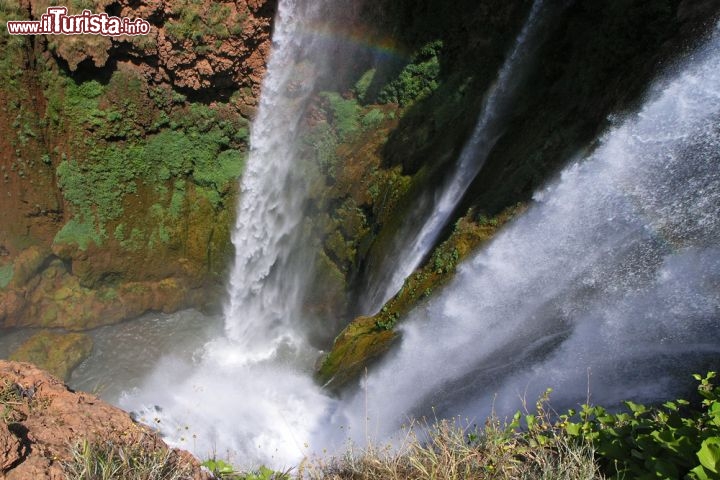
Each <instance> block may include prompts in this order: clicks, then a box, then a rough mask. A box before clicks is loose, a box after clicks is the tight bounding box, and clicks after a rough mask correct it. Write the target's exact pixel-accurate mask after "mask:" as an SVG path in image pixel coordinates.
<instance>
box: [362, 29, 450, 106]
mask: <svg viewBox="0 0 720 480" xmlns="http://www.w3.org/2000/svg"><path fill="white" fill-rule="evenodd" d="M442 48H443V42H442V41H441V40H435V41H433V42H430V43H428V44H427V45H425V46H424V47H422V48H421V49H420V50H419V51H418V52H417V53H416V54H415V55H414V56H413V58H412V61H411V63H410V64H409V65H407V66H406V67H405V68H404V69H403V70H402V71H401V72H400V74H399V75H398V77H397V78H396V79H394V80H392V81H391V82H390V83H388V84H387V85H386V86H385V87H383V89H382V90H381V91H380V94H379V95H378V100H379V101H380V102H381V103H397V104H398V105H400V106H401V107H405V106H408V105H410V104H412V103H414V102H417V101H418V100H422V99H423V98H425V97H427V96H429V95H430V94H431V93H432V92H434V91H435V90H436V89H437V88H438V86H439V76H440V58H439V56H440V53H441V51H442ZM361 80H362V79H361ZM370 81H372V79H370ZM370 81H367V83H368V85H369V83H370ZM364 83H365V82H363V83H362V84H361V86H363V85H364ZM366 88H367V87H366Z"/></svg>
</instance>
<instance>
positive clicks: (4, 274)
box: [0, 263, 13, 288]
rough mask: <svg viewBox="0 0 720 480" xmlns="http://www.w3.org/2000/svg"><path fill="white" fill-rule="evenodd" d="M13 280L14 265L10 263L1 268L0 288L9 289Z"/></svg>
mask: <svg viewBox="0 0 720 480" xmlns="http://www.w3.org/2000/svg"><path fill="white" fill-rule="evenodd" d="M12 278H13V264H12V263H8V264H6V265H3V266H1V267H0V288H5V287H7V286H8V285H9V284H10V282H11V281H12Z"/></svg>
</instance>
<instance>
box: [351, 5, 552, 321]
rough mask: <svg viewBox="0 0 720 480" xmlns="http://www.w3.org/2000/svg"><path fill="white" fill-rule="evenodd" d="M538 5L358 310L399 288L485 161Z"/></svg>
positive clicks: (368, 309)
mask: <svg viewBox="0 0 720 480" xmlns="http://www.w3.org/2000/svg"><path fill="white" fill-rule="evenodd" d="M543 4H544V2H543V0H535V1H534V3H533V5H532V7H531V9H530V13H529V15H528V18H527V20H526V22H525V25H524V26H523V28H522V31H521V32H520V34H519V35H518V36H517V38H516V40H515V45H514V46H513V49H512V51H511V52H510V54H509V55H508V57H507V58H506V60H505V63H504V64H503V66H502V67H501V68H500V71H499V72H498V76H497V79H496V80H495V83H494V84H493V85H492V86H491V87H490V90H489V91H488V92H487V94H486V96H485V100H484V103H483V107H482V110H481V112H480V116H479V118H478V121H477V123H476V125H475V128H474V130H473V133H472V135H471V137H470V139H469V140H468V142H467V144H466V145H465V146H464V147H463V149H462V152H461V154H460V157H459V158H458V162H457V166H456V168H455V171H454V172H453V174H452V176H451V177H450V178H449V179H448V180H447V181H446V182H445V183H444V185H443V186H442V187H441V188H440V189H439V190H434V191H433V192H430V193H429V194H426V195H425V196H424V197H423V198H421V199H420V200H419V202H418V205H417V206H416V207H415V208H414V210H413V212H410V213H409V215H408V217H407V218H406V219H405V220H404V221H403V224H402V226H401V227H400V228H399V230H398V234H397V235H396V237H395V242H394V243H393V244H392V246H391V247H390V248H388V250H387V251H386V252H383V257H382V261H381V262H379V264H380V267H378V268H377V269H376V270H375V271H372V272H371V273H370V275H369V278H368V281H367V282H366V284H365V286H364V291H363V295H362V299H361V301H360V303H361V305H362V309H363V311H364V313H366V314H367V313H370V314H373V313H376V312H378V311H379V310H380V308H381V307H382V306H383V305H384V304H385V303H386V302H387V301H388V300H389V299H390V298H392V297H393V295H395V294H396V293H397V292H398V291H399V290H400V287H402V285H403V282H404V281H405V279H406V278H407V277H408V276H409V275H410V274H411V273H412V272H413V271H414V270H415V269H416V268H417V267H418V266H419V265H420V262H421V261H422V260H423V258H425V256H426V255H427V254H428V252H429V251H430V250H431V249H432V248H433V247H434V245H435V243H436V242H437V239H438V237H439V236H440V233H441V232H442V229H443V228H444V227H445V226H446V225H447V223H448V221H449V220H450V216H451V215H452V213H453V211H454V210H455V208H456V207H457V205H458V203H459V202H460V200H461V199H462V197H463V195H464V194H465V192H466V190H467V189H468V187H469V186H470V184H471V183H472V181H473V179H474V178H475V176H476V175H477V174H478V172H479V171H480V169H481V168H482V166H483V164H484V163H485V160H486V159H487V156H488V154H489V153H490V151H491V150H492V148H493V146H494V145H495V142H496V141H497V139H498V137H499V136H500V134H501V133H502V130H503V128H504V125H505V122H506V120H507V113H508V112H509V110H510V108H511V106H512V102H513V93H514V91H515V89H516V88H517V86H518V84H519V83H520V80H521V77H522V74H523V71H524V69H525V67H526V66H527V63H528V62H529V61H530V60H531V59H532V55H531V54H532V52H533V50H534V47H535V46H537V40H538V37H539V34H540V33H541V32H542V31H543V29H542V26H543V24H544V22H543V19H544V18H546V15H543V14H544V13H545V12H544V11H543V10H544V8H545V7H544V6H543ZM553 9H554V8H553ZM408 239H410V241H408Z"/></svg>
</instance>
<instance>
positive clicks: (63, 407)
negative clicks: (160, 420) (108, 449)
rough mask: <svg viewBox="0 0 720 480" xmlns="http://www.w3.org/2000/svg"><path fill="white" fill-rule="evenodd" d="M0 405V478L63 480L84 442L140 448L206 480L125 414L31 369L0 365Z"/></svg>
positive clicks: (187, 458)
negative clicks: (75, 451)
mask: <svg viewBox="0 0 720 480" xmlns="http://www.w3.org/2000/svg"><path fill="white" fill-rule="evenodd" d="M0 404H1V406H2V408H3V417H2V419H1V420H0V478H5V479H7V480H27V479H33V480H42V479H48V480H50V479H53V480H61V479H63V480H64V479H65V478H66V471H67V465H68V464H69V463H70V462H72V460H73V456H72V449H73V448H74V447H76V446H77V445H79V444H82V443H83V442H87V444H88V445H113V446H114V447H115V448H118V449H124V450H125V451H139V449H144V450H145V451H146V452H153V453H157V454H158V455H159V456H160V457H162V458H163V459H168V460H167V461H168V462H171V463H172V464H173V467H174V468H177V469H179V470H183V471H185V472H187V477H186V478H188V479H197V480H200V479H208V478H210V476H209V475H208V474H206V473H205V472H204V471H203V470H202V469H201V467H200V465H199V463H198V461H197V460H196V459H195V458H194V457H192V456H191V455H190V454H189V453H187V452H184V451H180V450H171V449H170V448H169V447H168V446H167V445H166V444H165V443H164V442H163V441H162V439H161V438H160V437H159V436H158V435H157V434H156V433H154V432H153V431H151V430H150V429H148V428H147V427H145V426H142V425H139V424H137V423H136V422H134V421H133V420H132V418H131V417H130V415H128V414H127V413H126V412H123V411H122V410H119V409H117V408H115V407H112V406H110V405H108V404H106V403H105V402H103V401H101V400H100V399H98V398H97V397H96V396H94V395H91V394H88V393H81V392H73V391H71V390H69V389H68V388H67V387H66V386H65V385H64V384H63V383H62V382H61V381H60V380H58V379H56V378H55V377H52V376H51V375H49V374H47V373H45V372H44V371H42V370H40V369H38V368H37V367H35V366H33V365H30V364H27V363H15V362H7V361H0Z"/></svg>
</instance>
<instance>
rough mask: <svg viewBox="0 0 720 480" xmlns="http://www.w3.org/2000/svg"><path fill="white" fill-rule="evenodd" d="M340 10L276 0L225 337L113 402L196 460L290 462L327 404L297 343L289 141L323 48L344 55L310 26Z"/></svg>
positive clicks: (299, 195)
mask: <svg viewBox="0 0 720 480" xmlns="http://www.w3.org/2000/svg"><path fill="white" fill-rule="evenodd" d="M343 8H344V7H343V6H342V5H340V4H339V3H338V2H335V3H334V4H330V2H322V1H312V2H308V1H301V0H283V1H281V2H280V5H279V10H278V13H277V18H276V23H275V31H274V34H273V52H272V56H271V59H270V62H269V64H268V71H267V75H266V78H265V80H264V83H263V93H262V98H261V102H260V108H259V112H258V116H257V119H256V120H255V122H254V123H253V131H252V136H251V145H252V149H251V152H250V158H249V160H248V166H247V169H246V171H245V173H244V176H243V180H242V193H241V203H240V206H239V212H238V217H237V227H236V229H235V232H234V234H233V243H234V246H235V250H236V261H235V265H234V268H233V270H232V274H231V277H230V287H229V294H230V295H229V302H228V304H227V305H226V307H225V310H224V314H225V336H224V337H223V338H219V339H216V340H214V341H211V342H210V343H208V344H207V345H206V346H205V348H204V349H203V351H202V352H201V353H200V354H198V355H196V358H195V361H193V362H190V363H187V361H185V362H183V361H182V360H180V359H179V358H166V359H164V360H163V361H162V362H161V363H160V365H159V366H158V367H157V368H156V370H155V373H154V374H152V375H151V376H150V378H149V379H148V380H147V382H146V386H145V387H143V388H140V389H138V390H136V391H134V392H132V393H131V394H128V395H126V396H125V397H124V398H123V399H121V402H120V403H121V405H122V406H123V407H125V408H127V409H131V410H135V411H136V412H140V416H141V417H142V418H143V419H144V421H146V422H148V423H153V422H154V423H155V424H156V426H157V427H158V428H159V429H160V431H161V432H162V433H163V434H164V435H165V436H166V437H167V439H168V440H169V442H170V443H172V444H174V445H178V446H181V447H183V448H187V449H190V450H193V451H194V452H195V453H196V454H198V455H199V456H201V457H204V458H207V457H209V456H212V455H214V454H216V455H218V456H222V457H223V458H227V457H229V459H230V461H235V462H238V463H242V464H244V465H247V466H248V467H249V466H253V465H252V464H255V466H257V464H260V463H265V464H270V465H280V466H283V465H291V464H293V463H294V462H296V461H297V460H298V459H299V458H301V457H302V455H303V453H304V451H305V448H306V447H304V446H303V445H304V444H305V443H306V442H307V441H308V439H309V435H310V431H311V430H312V429H313V428H314V427H315V425H317V424H318V422H319V416H320V415H321V414H323V412H324V411H325V410H326V408H327V405H328V403H329V402H330V400H329V398H327V397H326V396H325V395H324V394H323V393H322V392H321V390H320V388H319V387H317V386H316V385H315V383H314V382H313V379H312V369H313V366H314V363H315V361H316V360H317V357H318V355H319V352H317V351H316V350H314V349H313V348H312V347H311V346H310V345H309V344H308V343H307V341H306V338H305V333H306V332H305V331H304V330H303V322H302V318H301V313H300V310H301V308H300V306H301V305H300V303H301V297H302V294H303V286H304V285H305V284H306V283H307V281H306V280H307V278H308V276H309V274H310V272H311V265H310V264H308V263H307V261H306V259H307V258H311V257H310V256H308V255H305V254H304V251H303V242H302V241H301V240H300V232H299V230H301V229H300V228H299V226H300V223H301V220H302V215H303V212H302V209H303V201H304V199H305V196H306V192H305V182H304V181H303V178H302V175H301V172H299V170H300V169H299V168H298V161H297V160H298V159H297V148H296V144H297V141H298V136H299V135H300V134H301V130H302V129H301V120H302V117H303V115H304V113H305V107H306V105H307V102H308V100H309V99H310V97H311V96H312V95H313V94H314V93H315V92H316V89H317V87H318V82H319V81H320V79H321V76H322V75H323V74H324V73H327V72H329V71H331V70H332V68H331V67H330V63H331V61H332V60H333V57H332V56H331V55H329V54H328V52H333V55H335V58H342V57H343V53H347V52H343V51H342V48H341V46H338V45H334V44H332V41H330V40H328V39H327V38H325V37H324V36H323V35H322V34H321V33H320V32H321V30H322V29H321V26H322V25H323V24H324V22H325V21H327V20H328V17H329V13H331V12H334V11H343ZM328 42H330V44H328ZM350 58H353V57H352V56H350ZM333 74H337V71H334V72H333ZM148 405H159V407H148ZM218 449H219V450H218Z"/></svg>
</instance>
